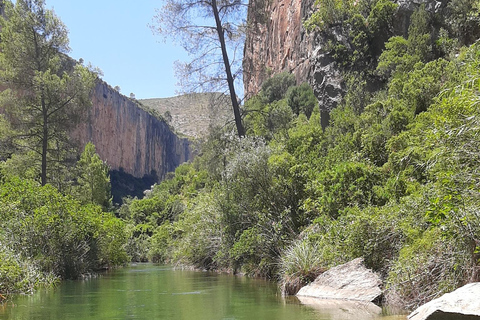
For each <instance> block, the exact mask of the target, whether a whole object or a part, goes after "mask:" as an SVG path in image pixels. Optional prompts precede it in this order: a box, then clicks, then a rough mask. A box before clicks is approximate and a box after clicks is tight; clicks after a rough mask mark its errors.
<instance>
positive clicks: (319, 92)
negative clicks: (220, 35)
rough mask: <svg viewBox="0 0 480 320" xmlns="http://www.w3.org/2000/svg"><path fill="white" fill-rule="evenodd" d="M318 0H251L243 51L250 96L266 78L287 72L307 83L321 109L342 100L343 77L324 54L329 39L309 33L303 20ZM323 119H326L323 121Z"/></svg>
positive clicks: (324, 111) (245, 82) (325, 111)
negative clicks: (322, 50)
mask: <svg viewBox="0 0 480 320" xmlns="http://www.w3.org/2000/svg"><path fill="white" fill-rule="evenodd" d="M314 3H315V0H272V1H265V0H252V1H251V2H250V7H249V12H248V27H249V29H248V32H247V38H246V42H245V53H244V62H243V69H244V86H245V94H246V96H247V98H249V97H251V96H252V95H254V94H256V93H258V91H259V90H260V89H261V85H262V83H263V81H264V80H265V79H267V78H268V77H270V76H271V75H273V74H276V73H279V72H282V71H288V72H291V73H293V74H294V75H295V77H296V79H297V83H298V84H301V83H303V82H308V83H309V84H310V85H311V86H312V88H313V92H314V93H315V96H316V97H317V99H318V102H319V106H320V111H322V113H325V114H326V116H327V117H324V116H322V119H324V120H325V121H327V122H328V112H329V111H330V110H332V109H333V108H334V107H335V106H336V105H337V104H338V102H339V101H340V100H341V99H342V96H343V93H344V87H343V79H342V76H341V73H340V71H339V69H338V68H337V67H336V65H335V63H334V60H333V59H332V58H331V57H330V56H329V55H328V54H324V53H321V50H320V49H321V48H322V47H324V45H325V44H326V41H327V39H324V38H322V37H321V36H320V35H315V34H311V33H307V32H306V31H305V29H304V28H303V21H304V20H305V19H306V18H307V17H309V15H310V14H311V12H312V10H313V7H314ZM322 121H323V120H322Z"/></svg>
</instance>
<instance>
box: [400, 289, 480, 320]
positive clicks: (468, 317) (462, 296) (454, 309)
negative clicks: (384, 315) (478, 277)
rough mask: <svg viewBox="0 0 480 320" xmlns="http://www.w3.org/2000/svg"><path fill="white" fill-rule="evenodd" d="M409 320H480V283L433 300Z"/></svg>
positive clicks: (410, 316) (420, 308)
mask: <svg viewBox="0 0 480 320" xmlns="http://www.w3.org/2000/svg"><path fill="white" fill-rule="evenodd" d="M408 319H409V320H474V319H480V282H476V283H470V284H467V285H465V286H463V287H461V288H459V289H457V290H455V291H453V292H450V293H447V294H444V295H443V296H441V297H440V298H438V299H435V300H432V301H430V302H428V303H426V304H424V305H423V306H421V307H419V308H418V309H417V310H415V311H414V312H412V313H411V314H410V315H409V316H408Z"/></svg>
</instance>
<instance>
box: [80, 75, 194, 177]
mask: <svg viewBox="0 0 480 320" xmlns="http://www.w3.org/2000/svg"><path fill="white" fill-rule="evenodd" d="M92 102H93V106H92V108H91V109H90V110H89V112H88V117H87V121H86V122H84V123H82V124H81V125H80V126H79V127H78V128H77V129H76V130H75V133H74V134H73V135H74V137H75V138H76V139H77V140H78V141H79V143H80V145H81V146H82V147H83V146H84V145H85V144H86V143H87V142H88V141H91V142H92V143H93V144H95V147H96V150H97V153H98V154H99V156H100V157H101V158H102V159H103V160H104V161H106V162H107V163H108V165H109V166H110V167H111V169H113V170H119V169H120V168H123V170H124V171H125V172H127V173H129V174H131V175H133V176H135V177H143V176H144V175H145V174H150V173H152V171H155V172H156V173H157V175H158V177H159V178H160V179H163V178H164V177H165V175H166V173H167V172H170V171H174V170H175V168H176V167H177V166H178V165H180V164H182V163H183V162H185V161H188V160H189V159H190V158H191V150H190V142H189V140H188V139H185V138H179V137H178V136H177V135H175V133H174V132H172V131H171V129H170V127H169V126H168V125H167V124H166V123H165V122H164V121H161V120H158V119H157V118H155V117H153V116H152V115H150V114H148V113H147V112H145V111H144V110H142V109H140V108H139V107H138V105H137V104H136V103H135V102H134V101H133V100H131V99H129V98H127V97H125V96H123V95H121V94H120V93H118V92H117V91H116V90H114V89H113V88H111V87H110V86H109V85H108V84H106V83H105V82H103V81H99V82H98V83H97V85H96V87H95V89H94V93H93V96H92Z"/></svg>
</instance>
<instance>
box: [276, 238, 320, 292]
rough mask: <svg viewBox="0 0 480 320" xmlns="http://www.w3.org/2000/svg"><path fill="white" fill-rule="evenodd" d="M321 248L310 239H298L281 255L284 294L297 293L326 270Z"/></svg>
mask: <svg viewBox="0 0 480 320" xmlns="http://www.w3.org/2000/svg"><path fill="white" fill-rule="evenodd" d="M323 263H324V261H322V258H321V255H320V252H319V248H318V247H317V245H316V244H314V243H312V242H310V241H308V240H297V241H295V242H294V243H293V244H291V245H290V246H289V247H287V249H285V250H284V251H283V252H282V256H281V257H280V267H279V269H280V270H279V275H280V286H281V290H282V294H284V295H295V294H296V293H297V292H298V291H299V290H300V289H301V288H302V287H303V286H305V285H307V284H309V283H310V282H312V281H313V280H315V279H316V278H317V276H318V275H319V274H321V273H322V272H324V271H325V270H326V268H325V267H324V264H323Z"/></svg>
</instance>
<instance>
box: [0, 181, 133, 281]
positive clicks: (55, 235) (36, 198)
mask: <svg viewBox="0 0 480 320" xmlns="http://www.w3.org/2000/svg"><path fill="white" fill-rule="evenodd" d="M0 204H1V209H0V216H1V219H0V221H1V222H0V223H1V227H2V230H3V237H4V240H5V242H6V243H7V245H8V246H9V247H10V248H11V249H12V250H13V251H14V252H15V253H17V254H19V255H20V257H22V259H33V260H34V261H35V264H36V265H37V266H38V268H39V269H40V270H41V271H42V272H46V273H50V272H51V273H52V274H54V275H56V276H58V277H61V278H78V277H79V276H80V275H82V274H84V273H88V272H91V271H93V270H97V269H99V268H104V267H108V266H114V265H118V264H121V263H123V262H125V259H126V254H125V251H124V249H123V244H124V243H125V241H126V236H125V234H124V226H123V223H122V222H121V221H119V220H117V219H116V218H114V217H113V216H112V215H111V214H110V213H102V212H101V208H100V207H97V206H80V204H79V203H78V202H77V201H75V200H73V199H71V198H69V197H65V196H62V195H61V194H60V193H59V192H58V191H57V190H56V189H55V188H53V187H52V186H50V185H46V186H44V187H41V186H39V185H38V184H37V183H35V182H34V181H31V180H24V181H20V180H19V179H15V178H13V179H11V180H9V181H7V182H6V183H5V184H3V185H2V186H1V187H0Z"/></svg>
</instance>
